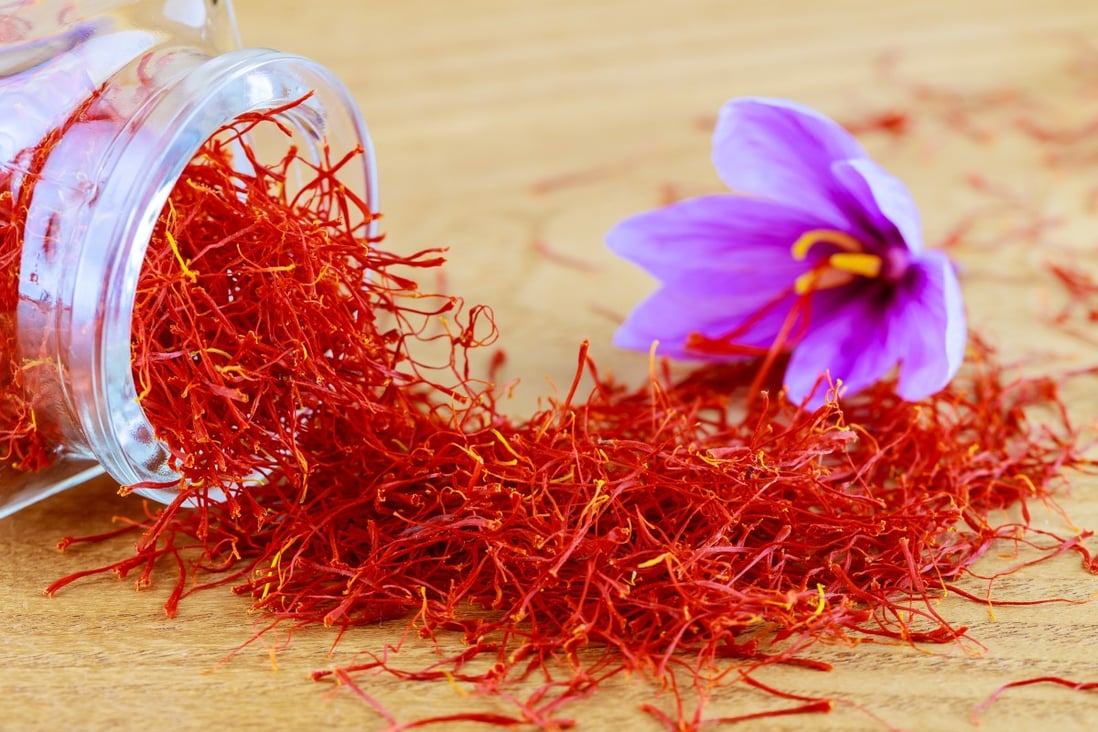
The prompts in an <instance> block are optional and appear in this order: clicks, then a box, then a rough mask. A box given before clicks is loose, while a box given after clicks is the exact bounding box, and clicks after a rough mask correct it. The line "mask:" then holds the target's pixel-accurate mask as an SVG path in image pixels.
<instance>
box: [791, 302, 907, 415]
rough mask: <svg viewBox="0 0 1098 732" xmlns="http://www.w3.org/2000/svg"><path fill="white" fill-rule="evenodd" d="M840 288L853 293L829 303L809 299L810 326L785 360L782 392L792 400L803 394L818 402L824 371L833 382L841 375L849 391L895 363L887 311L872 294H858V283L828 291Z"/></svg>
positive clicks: (814, 404)
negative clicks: (823, 303)
mask: <svg viewBox="0 0 1098 732" xmlns="http://www.w3.org/2000/svg"><path fill="white" fill-rule="evenodd" d="M843 291H848V292H853V293H854V294H855V297H853V298H852V299H848V300H845V301H839V302H838V304H837V305H835V306H834V307H820V306H819V303H817V302H814V303H813V306H812V307H813V312H812V316H811V318H812V321H811V324H810V325H809V331H808V333H807V335H805V337H804V338H803V339H801V341H800V342H799V343H797V345H796V347H795V348H794V349H793V355H792V356H791V357H790V359H789V365H788V366H786V370H785V389H786V395H787V396H788V397H789V400H790V401H792V402H794V403H796V404H799V403H801V402H802V401H804V400H805V399H808V402H807V404H806V406H807V407H808V408H809V409H815V408H816V407H818V406H820V405H821V404H823V402H824V400H825V399H826V397H827V390H828V383H827V380H826V379H824V380H823V381H822V382H821V378H822V377H824V376H825V375H829V376H830V378H831V379H832V380H833V381H835V382H838V381H840V380H841V381H842V385H841V394H849V393H852V392H856V391H859V390H861V389H864V388H865V387H867V386H869V385H870V384H873V383H874V382H876V381H878V380H879V379H880V378H881V377H882V376H884V375H885V374H886V373H887V372H888V371H889V370H890V369H891V368H892V367H893V366H895V365H896V357H895V355H894V354H893V353H892V352H891V351H890V349H889V344H888V313H887V311H885V310H881V309H880V308H879V307H877V303H876V302H875V300H874V298H870V297H857V296H856V295H857V288H841V290H839V291H836V292H834V293H828V294H829V295H839V294H842V292H843ZM817 299H819V298H817ZM809 397H811V398H809Z"/></svg>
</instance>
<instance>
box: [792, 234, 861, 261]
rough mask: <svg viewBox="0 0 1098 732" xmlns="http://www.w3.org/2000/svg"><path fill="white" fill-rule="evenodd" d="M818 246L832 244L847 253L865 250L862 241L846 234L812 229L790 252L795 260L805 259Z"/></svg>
mask: <svg viewBox="0 0 1098 732" xmlns="http://www.w3.org/2000/svg"><path fill="white" fill-rule="evenodd" d="M817 244H832V245H834V246H837V247H838V248H839V249H842V250H844V251H847V252H860V251H863V249H864V247H862V243H861V242H860V241H858V240H857V239H855V238H854V237H852V236H851V235H850V234H847V233H845V232H842V231H836V230H834V229H812V230H811V231H806V232H804V233H803V234H801V235H800V236H799V237H798V238H797V241H795V242H793V246H792V247H791V248H790V251H791V252H792V253H793V258H794V259H797V260H800V259H804V258H805V257H807V256H808V252H809V251H810V250H811V249H812V247H814V246H816V245H817Z"/></svg>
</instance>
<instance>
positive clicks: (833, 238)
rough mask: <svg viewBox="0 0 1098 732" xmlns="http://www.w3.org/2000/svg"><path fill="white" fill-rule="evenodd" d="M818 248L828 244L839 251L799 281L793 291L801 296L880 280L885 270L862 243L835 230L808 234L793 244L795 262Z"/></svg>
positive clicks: (820, 230)
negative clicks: (861, 280)
mask: <svg viewBox="0 0 1098 732" xmlns="http://www.w3.org/2000/svg"><path fill="white" fill-rule="evenodd" d="M817 244H827V245H830V246H832V247H836V248H838V249H839V251H837V252H834V253H833V254H830V255H829V256H827V257H825V258H822V259H820V261H819V262H817V263H816V265H815V266H814V267H813V268H812V269H811V270H809V271H808V272H805V273H804V274H802V275H801V276H800V277H798V278H797V279H796V281H795V282H794V287H793V289H794V291H795V292H796V293H797V294H798V295H804V294H806V293H809V292H812V291H814V290H826V289H828V288H831V287H841V286H842V285H846V284H849V283H851V282H853V281H854V280H855V278H857V277H867V278H870V279H872V278H874V277H879V276H880V275H881V271H882V270H883V269H884V261H883V260H882V259H881V258H880V257H879V256H877V255H876V254H870V253H869V252H867V251H865V247H863V246H862V243H861V242H860V241H858V240H857V239H855V238H854V237H853V236H851V235H850V234H847V233H845V232H842V231H835V230H833V229H812V230H811V231H806V232H805V233H803V234H801V236H800V237H798V238H797V241H795V242H793V246H792V247H791V250H790V251H791V253H792V254H793V258H794V259H797V260H803V259H805V258H806V257H808V253H809V251H811V250H812V248H813V247H814V246H816V245H817Z"/></svg>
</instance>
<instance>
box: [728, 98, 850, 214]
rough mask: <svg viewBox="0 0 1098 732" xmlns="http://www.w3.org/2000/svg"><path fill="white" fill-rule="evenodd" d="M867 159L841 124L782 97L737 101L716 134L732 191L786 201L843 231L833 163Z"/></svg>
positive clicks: (731, 105) (841, 200)
mask: <svg viewBox="0 0 1098 732" xmlns="http://www.w3.org/2000/svg"><path fill="white" fill-rule="evenodd" d="M865 157H866V154H865V151H864V150H862V147H861V146H860V145H859V144H858V143H857V141H856V140H855V139H854V138H853V137H852V136H851V135H850V133H848V132H847V131H846V130H844V129H843V128H842V126H840V125H839V124H838V123H836V122H834V121H832V120H830V119H828V118H827V117H825V116H824V115H822V114H820V113H819V112H816V111H814V110H812V109H809V108H808V107H804V106H802V105H800V104H796V103H795V102H790V101H786V100H781V99H764V98H745V99H734V100H732V101H730V102H728V103H727V104H725V105H724V107H723V108H722V109H721V113H720V116H719V117H718V119H717V127H716V130H715V131H714V133H713V164H714V166H716V168H717V173H718V174H719V175H720V177H721V180H723V181H724V182H725V184H726V185H727V186H728V187H729V188H731V189H732V190H733V191H736V192H738V193H747V194H750V195H753V196H759V197H762V198H768V199H770V200H774V201H784V202H786V203H788V204H789V205H791V206H797V207H799V208H801V209H803V210H805V211H810V212H812V213H813V214H815V215H816V216H818V217H820V218H822V219H824V220H825V221H826V222H828V224H829V225H831V226H834V227H839V228H843V229H847V228H849V224H850V221H849V219H848V218H847V216H846V214H845V213H844V211H843V205H842V203H843V199H844V198H845V196H844V195H843V194H842V192H841V190H839V189H838V188H837V186H836V183H835V181H834V178H833V177H832V172H831V170H832V165H833V164H834V163H836V162H838V161H841V160H850V159H860V158H865Z"/></svg>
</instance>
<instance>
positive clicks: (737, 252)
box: [606, 195, 822, 301]
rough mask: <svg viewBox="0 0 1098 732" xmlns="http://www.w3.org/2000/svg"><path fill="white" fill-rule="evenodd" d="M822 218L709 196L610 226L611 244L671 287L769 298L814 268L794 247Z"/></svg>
mask: <svg viewBox="0 0 1098 732" xmlns="http://www.w3.org/2000/svg"><path fill="white" fill-rule="evenodd" d="M821 224H822V222H821V221H820V220H819V219H816V218H814V217H812V216H809V215H807V214H805V213H804V212H802V211H799V210H797V209H792V208H789V207H788V206H786V205H784V204H781V203H775V202H773V201H765V200H759V199H752V198H744V197H742V196H728V195H725V196H706V197H704V198H695V199H691V200H688V201H681V202H679V203H676V204H673V205H671V206H667V207H665V208H661V209H657V210H655V211H649V212H647V213H643V214H639V215H637V216H633V217H631V218H628V219H626V220H625V221H622V222H621V223H620V224H618V225H617V226H615V227H614V228H613V229H611V230H610V233H609V234H607V236H606V244H607V246H609V247H610V249H611V251H613V252H614V253H616V254H618V255H619V256H621V257H624V258H625V259H628V260H630V261H631V262H634V263H635V264H638V265H640V266H641V267H643V268H644V269H645V270H647V271H648V272H649V273H650V274H651V275H652V276H653V277H655V278H656V279H658V280H659V281H660V282H662V283H664V285H665V286H667V287H668V288H671V289H677V288H681V289H683V290H684V291H686V292H688V293H691V292H692V293H695V294H705V295H707V296H708V295H729V294H735V293H737V292H742V293H745V294H746V295H748V296H750V297H751V298H753V299H755V300H756V301H758V300H760V299H761V300H763V301H765V300H768V299H770V298H772V297H773V296H774V294H775V293H777V292H780V291H782V290H784V289H786V288H789V287H791V286H792V284H793V281H794V280H795V279H796V278H797V276H798V275H801V274H803V273H804V272H805V271H807V270H808V267H809V263H808V262H804V261H798V260H796V259H794V258H793V256H792V251H791V249H792V246H793V243H794V242H795V241H796V240H797V238H798V237H800V235H801V234H803V233H804V232H805V231H807V230H809V229H813V228H818V227H820V226H821Z"/></svg>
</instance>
